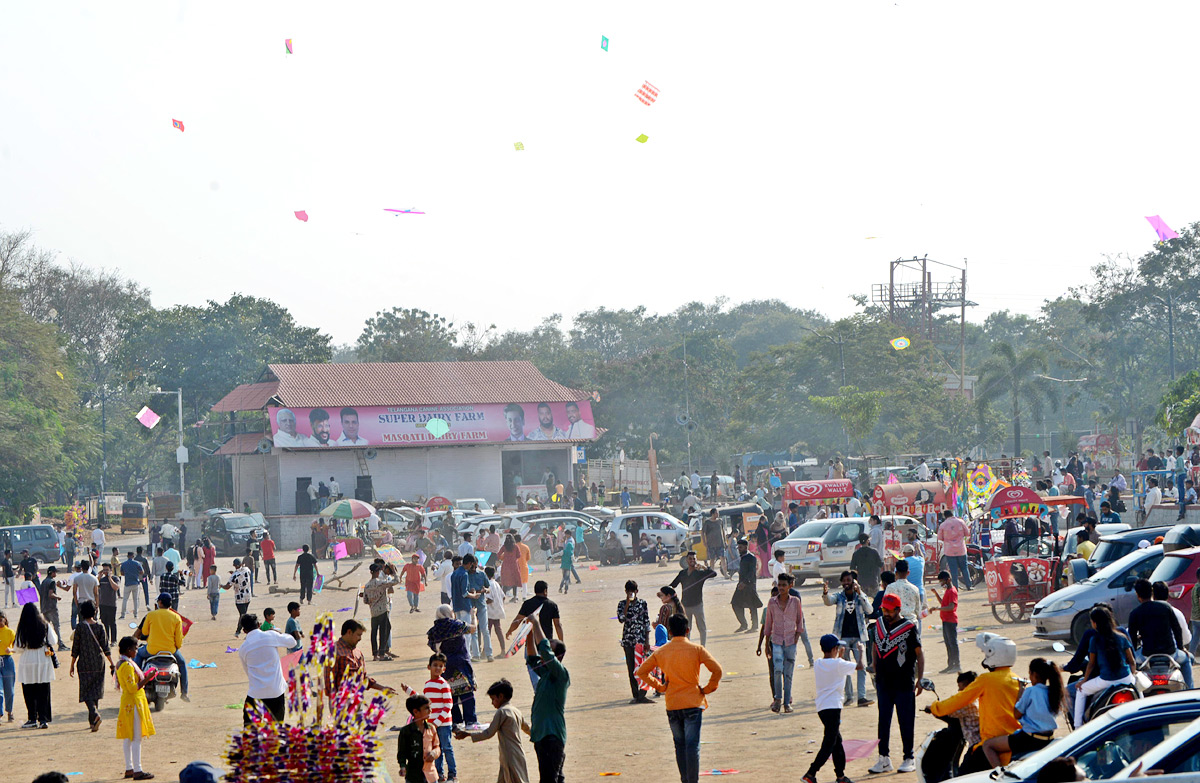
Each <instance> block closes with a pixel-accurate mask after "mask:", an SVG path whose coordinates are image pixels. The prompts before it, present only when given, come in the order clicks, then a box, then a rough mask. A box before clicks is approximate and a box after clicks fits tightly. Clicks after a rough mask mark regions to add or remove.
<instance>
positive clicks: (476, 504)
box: [454, 498, 496, 514]
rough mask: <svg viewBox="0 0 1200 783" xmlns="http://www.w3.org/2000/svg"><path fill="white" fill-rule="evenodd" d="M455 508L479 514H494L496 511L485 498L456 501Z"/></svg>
mask: <svg viewBox="0 0 1200 783" xmlns="http://www.w3.org/2000/svg"><path fill="white" fill-rule="evenodd" d="M454 507H455V508H457V509H461V510H463V511H474V512H475V513H477V514H494V513H495V512H496V509H494V508H492V504H491V503H489V502H487V501H486V500H484V499H483V498H459V499H457V500H455V501H454Z"/></svg>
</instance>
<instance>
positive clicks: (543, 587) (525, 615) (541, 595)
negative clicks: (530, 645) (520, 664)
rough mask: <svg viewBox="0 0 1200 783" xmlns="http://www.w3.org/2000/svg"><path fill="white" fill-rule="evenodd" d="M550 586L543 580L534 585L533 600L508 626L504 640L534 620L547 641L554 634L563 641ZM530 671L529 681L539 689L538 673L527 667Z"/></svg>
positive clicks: (528, 602)
mask: <svg viewBox="0 0 1200 783" xmlns="http://www.w3.org/2000/svg"><path fill="white" fill-rule="evenodd" d="M549 592H550V585H548V584H546V582H544V581H542V580H540V579H539V580H538V581H536V582H534V584H533V598H530V599H528V600H527V601H525V602H524V603H522V604H521V608H520V609H518V610H517V616H516V617H514V618H513V621H512V624H511V625H509V626H508V630H507V631H506V632H505V633H504V638H506V639H507V638H509V637H511V636H512V635H513V634H514V633H516V630H517V629H518V628H520V627H521V623H523V622H525V621H526V620H529V619H533V620H534V621H536V622H537V624H538V625H540V626H541V628H542V635H543V636H545V637H546V638H547V639H553V638H554V634H555V633H557V634H558V638H559V639H560V640H562V639H563V638H564V637H563V630H562V620H561V618H560V617H559V613H558V604H556V603H554V602H553V601H551V600H550V597H549V595H548V593H549ZM526 668H528V669H529V681H530V682H531V683H532V684H533V687H534V688H537V684H538V678H539V675H538V672H537V670H536V669H534V668H533V667H532V666H528V667H526Z"/></svg>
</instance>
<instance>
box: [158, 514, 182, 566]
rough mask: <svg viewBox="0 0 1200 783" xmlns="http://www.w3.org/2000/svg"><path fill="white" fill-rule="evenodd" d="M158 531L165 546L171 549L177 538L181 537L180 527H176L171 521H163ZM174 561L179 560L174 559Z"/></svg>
mask: <svg viewBox="0 0 1200 783" xmlns="http://www.w3.org/2000/svg"><path fill="white" fill-rule="evenodd" d="M158 532H159V533H160V534H161V535H162V540H163V546H164V547H166V548H167V549H170V548H171V547H173V546H175V539H176V538H178V537H179V529H178V528H176V527H175V526H174V525H172V524H171V523H170V522H163V523H162V527H160V528H159V529H158ZM172 562H178V561H174V560H173V561H172Z"/></svg>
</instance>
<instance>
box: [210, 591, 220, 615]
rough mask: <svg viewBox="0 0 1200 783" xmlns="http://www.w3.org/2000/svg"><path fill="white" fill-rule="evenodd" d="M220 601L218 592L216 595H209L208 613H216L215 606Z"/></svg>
mask: <svg viewBox="0 0 1200 783" xmlns="http://www.w3.org/2000/svg"><path fill="white" fill-rule="evenodd" d="M220 603H221V594H220V593H217V594H216V595H210V596H209V597H208V613H209V614H211V615H216V613H217V606H219V605H220Z"/></svg>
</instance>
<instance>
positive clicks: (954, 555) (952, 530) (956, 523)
mask: <svg viewBox="0 0 1200 783" xmlns="http://www.w3.org/2000/svg"><path fill="white" fill-rule="evenodd" d="M937 537H938V540H939V541H941V542H942V554H944V555H945V556H946V564H947V565H948V566H949V571H950V579H951V582H953V584H954V589H955V590H957V589H958V587H959V585H958V580H959V577H962V589H964V590H970V589H971V574H970V572H968V570H967V540H968V539H969V538H970V537H971V529H970V528H969V527H967V523H966V522H963V521H962V519H960V518H959V517H956V516H954V514H953V513H952V512H951V511H950V510H949V509H947V510H945V511H943V512H942V524H941V525H939V526H938V531H937Z"/></svg>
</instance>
